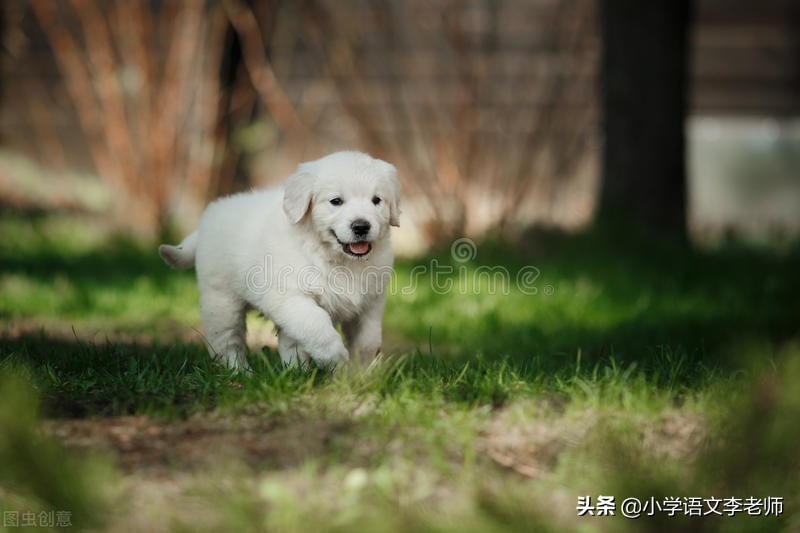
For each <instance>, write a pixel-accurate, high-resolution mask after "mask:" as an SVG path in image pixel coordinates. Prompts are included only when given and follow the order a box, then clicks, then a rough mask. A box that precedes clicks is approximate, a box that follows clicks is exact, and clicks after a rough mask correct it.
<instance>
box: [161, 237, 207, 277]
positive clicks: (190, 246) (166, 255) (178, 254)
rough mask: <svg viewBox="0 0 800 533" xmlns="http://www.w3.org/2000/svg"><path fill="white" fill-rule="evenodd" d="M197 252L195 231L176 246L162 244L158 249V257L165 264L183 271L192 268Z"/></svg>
mask: <svg viewBox="0 0 800 533" xmlns="http://www.w3.org/2000/svg"><path fill="white" fill-rule="evenodd" d="M195 252H197V232H196V231H195V232H194V233H192V234H191V235H189V236H188V237H186V238H185V239H183V242H181V243H180V244H179V245H178V246H172V245H170V244H162V245H161V246H159V247H158V255H160V256H161V259H163V260H164V262H165V263H166V264H168V265H169V266H171V267H172V268H177V269H178V270H185V269H187V268H190V267H193V266H194V256H195Z"/></svg>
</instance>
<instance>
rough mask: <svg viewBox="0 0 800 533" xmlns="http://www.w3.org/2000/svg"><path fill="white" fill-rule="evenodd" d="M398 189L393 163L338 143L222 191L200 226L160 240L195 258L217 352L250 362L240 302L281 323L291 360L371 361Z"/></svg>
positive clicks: (284, 352)
mask: <svg viewBox="0 0 800 533" xmlns="http://www.w3.org/2000/svg"><path fill="white" fill-rule="evenodd" d="M399 194H400V185H399V183H398V180H397V171H396V169H395V167H394V166H393V165H391V164H389V163H386V162H385V161H381V160H378V159H374V158H372V157H370V156H368V155H366V154H363V153H360V152H337V153H334V154H330V155H328V156H325V157H323V158H321V159H318V160H316V161H312V162H308V163H303V164H301V165H300V166H299V167H298V169H297V171H296V172H295V173H294V174H292V175H291V176H289V177H288V178H287V180H286V183H285V185H284V187H283V188H282V189H267V190H257V191H252V192H248V193H242V194H236V195H233V196H229V197H226V198H222V199H219V200H216V201H215V202H213V203H211V204H210V205H209V206H208V208H207V209H206V211H205V213H204V214H203V216H202V219H201V220H200V225H199V227H198V228H197V230H196V231H195V232H194V233H192V234H191V235H189V236H188V237H186V238H185V239H184V240H183V242H181V243H180V244H179V245H177V246H171V245H167V244H163V245H161V246H160V247H159V249H158V252H159V254H160V255H161V258H162V259H163V260H164V261H165V262H166V263H167V264H168V265H170V266H172V267H174V268H178V269H186V268H189V267H191V266H194V267H195V269H196V272H197V285H198V288H199V291H200V312H201V316H202V321H203V328H204V329H205V336H206V342H207V343H208V349H209V352H210V353H211V355H212V357H219V358H221V359H222V361H223V362H224V363H225V364H227V365H228V366H229V367H232V368H235V369H239V370H247V369H248V368H249V367H248V364H247V360H246V355H247V346H246V344H245V333H246V330H245V328H246V326H245V313H246V311H247V310H248V309H249V308H255V309H257V310H258V311H260V312H261V313H262V314H263V315H264V316H265V317H267V318H269V319H270V320H272V321H273V322H274V323H275V325H276V327H277V331H278V351H279V353H280V356H281V359H282V360H283V361H284V362H285V363H287V364H294V363H297V362H300V361H302V362H308V361H309V359H311V360H313V361H314V362H315V363H317V364H318V365H320V366H323V367H333V366H335V365H338V364H340V363H344V362H346V361H348V360H349V359H350V358H357V359H358V360H360V361H362V362H369V361H371V360H372V359H373V358H374V357H375V356H376V354H377V353H378V351H379V350H380V347H381V321H382V318H383V309H384V303H385V299H386V294H385V290H386V287H387V285H388V281H389V278H390V276H391V268H392V262H393V254H392V248H391V243H390V240H389V227H390V226H397V225H399V220H398V219H399V214H400V211H399V207H398V202H399ZM339 325H340V326H341V328H342V332H343V333H344V337H345V340H346V342H347V345H346V346H345V343H344V342H343V340H342V338H341V336H340V335H339V332H338V331H337V329H336V328H337V326H339ZM348 348H349V350H348Z"/></svg>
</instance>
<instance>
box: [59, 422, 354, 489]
mask: <svg viewBox="0 0 800 533" xmlns="http://www.w3.org/2000/svg"><path fill="white" fill-rule="evenodd" d="M355 429H356V426H355V423H354V422H352V421H348V420H325V419H307V418H306V419H303V418H299V417H293V416H281V417H277V418H275V417H264V416H255V415H242V416H221V415H214V414H197V415H194V416H192V417H190V418H189V419H187V420H170V419H162V418H155V417H149V416H124V417H115V418H98V419H82V420H48V421H46V422H44V431H45V433H47V434H49V435H51V436H53V437H54V438H56V439H57V440H59V441H60V442H61V443H63V444H64V445H65V446H66V447H68V448H74V449H78V450H81V451H85V452H87V453H91V452H94V451H98V450H104V451H110V452H111V454H112V455H113V456H114V457H115V458H116V459H117V462H118V465H119V467H120V468H121V469H122V470H123V471H124V472H126V473H133V472H138V473H151V474H158V473H159V472H161V471H163V470H165V469H167V470H170V471H174V470H188V471H192V470H197V469H202V468H206V467H210V466H212V465H213V464H215V463H218V462H219V461H221V460H230V459H233V460H239V461H243V462H244V463H246V464H248V465H251V466H253V467H258V468H276V469H280V468H289V467H292V466H296V465H298V464H300V463H302V462H304V461H307V460H309V459H314V458H320V457H325V456H328V455H330V454H332V453H333V452H336V451H337V450H348V449H351V446H350V445H349V443H350V442H351V441H352V440H353V439H355V438H356V434H355ZM362 451H363V450H362ZM334 455H336V454H335V453H334ZM162 473H163V472H162Z"/></svg>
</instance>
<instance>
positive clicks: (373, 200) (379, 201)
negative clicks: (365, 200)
mask: <svg viewBox="0 0 800 533" xmlns="http://www.w3.org/2000/svg"><path fill="white" fill-rule="evenodd" d="M372 203H373V204H375V205H378V204H379V203H381V199H380V198H378V197H377V196H373V197H372Z"/></svg>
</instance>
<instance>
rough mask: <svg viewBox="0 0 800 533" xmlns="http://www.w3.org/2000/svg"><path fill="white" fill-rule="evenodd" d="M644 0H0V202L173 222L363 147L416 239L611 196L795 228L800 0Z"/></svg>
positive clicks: (559, 216) (568, 219)
mask: <svg viewBox="0 0 800 533" xmlns="http://www.w3.org/2000/svg"><path fill="white" fill-rule="evenodd" d="M636 4H637V2H631V1H619V2H602V1H600V2H598V1H595V0H465V1H445V0H443V1H436V2H428V1H417V0H408V1H392V0H380V1H370V2H367V1H357V0H337V1H326V0H300V1H288V0H247V1H245V0H224V1H219V2H204V1H200V0H198V1H183V0H166V1H158V0H152V1H145V0H137V1H99V0H69V1H49V0H5V1H4V2H3V3H2V7H0V9H1V10H2V15H3V16H2V45H3V46H2V71H1V74H0V80H2V102H1V107H0V150H1V151H0V206H2V209H7V208H13V209H16V210H29V209H31V210H70V211H78V212H86V213H87V214H90V215H92V216H96V217H97V218H96V220H99V221H102V223H104V224H105V223H110V224H113V225H114V226H115V227H117V228H119V229H122V230H123V231H126V232H129V233H131V234H133V235H136V236H138V237H145V238H155V237H164V236H165V235H167V234H169V235H171V236H173V237H174V236H175V233H176V232H177V233H180V232H184V231H186V230H188V229H190V228H192V227H194V225H195V224H196V223H197V220H198V218H199V215H200V213H201V212H202V209H203V207H204V205H205V204H206V203H207V202H208V201H209V200H210V199H213V198H215V197H217V196H219V195H223V194H227V193H231V192H234V191H239V190H244V189H247V188H250V187H254V186H262V185H269V184H276V183H280V182H281V181H282V180H283V179H284V178H285V177H286V176H287V175H288V174H289V173H290V172H291V171H292V170H293V168H294V167H295V166H296V165H297V163H298V162H300V161H303V160H309V159H314V158H317V157H319V156H321V155H324V154H325V153H327V152H330V151H333V150H339V149H361V150H365V151H368V152H370V153H371V154H373V155H375V156H377V157H381V158H384V159H387V160H389V161H391V162H393V163H395V164H396V165H397V166H398V168H399V170H400V172H401V178H402V182H403V186H404V203H403V211H404V216H403V219H402V227H401V228H400V230H399V231H398V232H397V233H396V235H395V237H396V245H397V247H398V249H399V250H400V252H401V253H418V252H422V251H425V250H426V249H428V248H429V247H430V246H431V245H434V244H437V243H439V242H444V241H446V240H448V239H451V238H452V237H454V236H461V235H468V236H470V237H477V238H479V237H482V236H485V235H486V234H498V233H499V234H502V235H511V236H513V235H518V234H519V233H520V232H521V231H523V230H525V229H526V228H528V227H530V226H532V225H538V226H546V227H556V228H560V229H565V230H570V231H571V230H575V229H579V228H582V227H585V226H586V225H587V224H590V223H591V222H592V221H593V220H596V218H597V216H600V217H602V216H604V215H605V214H608V215H609V216H610V217H612V218H625V219H634V220H638V221H641V222H642V223H644V224H646V225H647V227H651V228H653V229H657V230H659V231H661V230H665V229H666V230H668V231H672V232H677V233H683V232H684V230H685V229H686V228H688V235H689V236H690V238H691V240H692V241H694V242H695V243H697V244H701V245H704V246H716V245H718V244H719V243H720V242H727V241H729V240H730V239H731V238H734V239H744V240H747V241H750V242H755V243H758V244H760V245H767V246H779V247H783V246H786V245H787V243H791V242H793V241H794V240H795V239H796V237H797V235H798V232H799V231H800V172H798V170H799V169H800V123H799V122H798V120H797V116H798V112H800V4H798V3H797V2H795V1H794V0H764V1H760V2H752V1H748V0H693V1H689V0H684V1H677V2H654V3H647V5H646V6H637V5H636ZM604 36H605V37H604Z"/></svg>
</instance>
